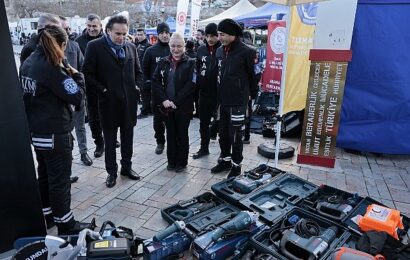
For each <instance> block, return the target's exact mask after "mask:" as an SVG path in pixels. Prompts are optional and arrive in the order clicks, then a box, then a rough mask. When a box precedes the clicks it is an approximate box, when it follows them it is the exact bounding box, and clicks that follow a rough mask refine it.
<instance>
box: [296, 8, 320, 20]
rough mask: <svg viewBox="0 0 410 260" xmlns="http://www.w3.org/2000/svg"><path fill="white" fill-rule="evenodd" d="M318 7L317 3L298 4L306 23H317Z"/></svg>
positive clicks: (301, 17) (299, 11)
mask: <svg viewBox="0 0 410 260" xmlns="http://www.w3.org/2000/svg"><path fill="white" fill-rule="evenodd" d="M317 8H318V4H317V3H310V4H303V5H298V6H297V10H298V14H299V17H300V19H301V20H302V22H303V23H304V24H308V25H315V24H316V14H317Z"/></svg>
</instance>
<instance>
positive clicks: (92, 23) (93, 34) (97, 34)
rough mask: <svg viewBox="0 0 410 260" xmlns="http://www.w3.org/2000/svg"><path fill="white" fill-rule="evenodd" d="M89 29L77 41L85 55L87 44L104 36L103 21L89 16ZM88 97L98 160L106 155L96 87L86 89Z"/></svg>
mask: <svg viewBox="0 0 410 260" xmlns="http://www.w3.org/2000/svg"><path fill="white" fill-rule="evenodd" d="M86 24H87V28H86V29H85V30H84V32H83V34H81V35H80V36H78V38H77V39H75V41H76V42H77V43H78V45H79V46H80V49H81V52H82V53H83V55H85V49H86V48H87V44H88V43H89V42H90V41H92V40H95V39H98V38H101V37H102V36H103V31H102V24H101V19H100V17H99V16H98V15H96V14H89V15H87V22H86ZM86 96H87V112H88V124H89V126H90V130H91V135H92V137H93V139H94V143H95V145H96V147H95V151H94V156H95V157H96V158H98V157H101V156H102V155H103V153H104V138H103V134H102V129H101V122H100V115H99V112H98V95H97V92H95V87H93V86H88V84H87V88H86Z"/></svg>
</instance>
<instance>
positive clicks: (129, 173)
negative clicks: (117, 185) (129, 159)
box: [120, 168, 141, 181]
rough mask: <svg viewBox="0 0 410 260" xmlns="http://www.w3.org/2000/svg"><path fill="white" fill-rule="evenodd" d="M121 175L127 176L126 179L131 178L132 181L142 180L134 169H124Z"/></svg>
mask: <svg viewBox="0 0 410 260" xmlns="http://www.w3.org/2000/svg"><path fill="white" fill-rule="evenodd" d="M120 174H121V175H122V176H126V177H128V178H130V179H131V180H136V181H137V180H139V179H141V177H140V176H139V175H138V173H136V172H135V171H134V170H133V169H129V170H128V169H124V168H121V172H120Z"/></svg>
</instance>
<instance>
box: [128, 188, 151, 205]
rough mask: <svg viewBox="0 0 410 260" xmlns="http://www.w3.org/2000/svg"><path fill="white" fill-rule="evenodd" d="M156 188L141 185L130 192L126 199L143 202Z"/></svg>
mask: <svg viewBox="0 0 410 260" xmlns="http://www.w3.org/2000/svg"><path fill="white" fill-rule="evenodd" d="M155 191H156V190H153V189H150V188H145V187H141V188H139V189H138V190H136V191H135V192H134V193H133V194H131V195H130V196H129V197H128V198H127V200H128V201H130V202H134V203H144V201H146V200H147V199H148V198H149V197H150V196H151V195H152V194H154V192H155Z"/></svg>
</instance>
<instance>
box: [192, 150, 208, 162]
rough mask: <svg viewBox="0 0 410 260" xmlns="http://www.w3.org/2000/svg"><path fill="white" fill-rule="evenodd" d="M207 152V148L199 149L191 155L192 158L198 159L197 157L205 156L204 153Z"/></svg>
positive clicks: (206, 153)
mask: <svg viewBox="0 0 410 260" xmlns="http://www.w3.org/2000/svg"><path fill="white" fill-rule="evenodd" d="M208 154H209V150H208V149H202V148H201V149H199V151H198V152H196V153H194V155H192V158H194V159H199V158H201V157H204V156H206V155H208Z"/></svg>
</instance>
